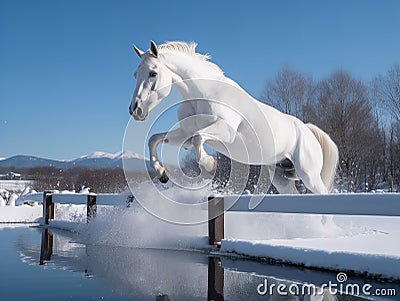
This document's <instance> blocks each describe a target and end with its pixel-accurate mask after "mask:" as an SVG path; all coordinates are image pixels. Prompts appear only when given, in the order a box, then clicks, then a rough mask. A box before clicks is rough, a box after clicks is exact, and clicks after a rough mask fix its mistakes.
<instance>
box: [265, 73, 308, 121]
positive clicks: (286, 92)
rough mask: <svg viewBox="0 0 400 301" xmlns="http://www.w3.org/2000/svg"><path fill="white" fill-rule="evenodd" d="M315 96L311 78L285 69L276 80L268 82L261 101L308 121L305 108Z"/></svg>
mask: <svg viewBox="0 0 400 301" xmlns="http://www.w3.org/2000/svg"><path fill="white" fill-rule="evenodd" d="M314 94H315V85H314V83H313V80H312V78H311V77H306V76H304V75H302V74H300V73H298V72H296V71H293V70H292V69H290V68H288V67H285V68H283V69H282V70H281V71H279V72H278V74H277V75H276V77H275V78H274V80H272V81H269V82H267V84H266V85H265V88H264V92H263V94H262V96H261V101H262V102H264V103H266V104H269V105H271V106H273V107H275V108H277V109H278V110H280V111H282V112H284V113H286V114H290V115H293V116H296V117H299V118H300V119H306V118H307V116H305V115H304V112H305V111H304V110H303V107H304V106H305V105H307V103H308V102H309V101H311V100H312V98H313V97H314Z"/></svg>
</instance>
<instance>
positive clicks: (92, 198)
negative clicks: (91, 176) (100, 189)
mask: <svg viewBox="0 0 400 301" xmlns="http://www.w3.org/2000/svg"><path fill="white" fill-rule="evenodd" d="M96 213H97V204H96V194H92V193H90V194H88V195H87V220H86V221H87V222H89V221H90V219H91V218H93V217H95V216H96Z"/></svg>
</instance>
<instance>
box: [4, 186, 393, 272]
mask: <svg viewBox="0 0 400 301" xmlns="http://www.w3.org/2000/svg"><path fill="white" fill-rule="evenodd" d="M141 185H142V186H143V187H141V188H143V190H144V191H145V190H146V187H147V186H148V185H149V184H148V183H145V184H141ZM138 189H140V187H138ZM165 194H169V195H175V196H177V197H178V198H179V200H180V201H181V202H182V203H185V202H188V203H193V202H194V200H193V198H195V197H200V195H201V194H195V193H189V194H188V193H187V192H182V191H180V189H179V187H174V186H172V187H169V188H167V189H166V190H165ZM30 196H32V199H34V200H36V202H30V204H31V205H20V204H22V203H25V202H27V201H28V200H29V198H30ZM205 196H206V194H205V195H204V197H205ZM126 197H127V194H126V193H125V194H122V195H121V199H124V200H125V199H126ZM147 197H148V198H151V195H148V196H147ZM271 197H274V196H271ZM13 198H14V200H13V202H12V204H9V205H8V206H2V207H0V222H38V221H39V220H40V217H41V215H42V207H41V206H40V205H39V204H38V203H37V198H38V193H36V192H32V191H31V192H28V193H25V195H23V196H22V197H21V196H20V197H18V196H14V197H13ZM346 198H348V199H349V202H351V195H347V196H346ZM10 199H11V197H10ZM34 200H33V201H34ZM198 201H201V200H200V199H199V200H198ZM399 201H400V195H399ZM154 202H159V204H160V205H161V203H162V200H160V198H159V196H154ZM122 203H123V202H122ZM13 204H14V205H13ZM15 204H16V206H15ZM55 216H56V219H55V220H54V221H51V222H50V226H52V227H58V228H66V229H69V230H74V231H79V232H80V233H82V237H84V238H85V240H86V242H87V243H91V244H101V245H114V246H128V247H147V248H166V249H193V248H195V249H199V248H200V249H207V248H208V246H207V231H208V230H207V227H208V226H207V223H201V224H198V225H191V226H188V225H179V224H173V223H169V222H165V221H163V220H161V219H159V218H156V217H154V216H153V215H151V214H149V213H148V212H147V211H146V210H145V209H143V208H142V207H141V206H140V205H138V204H133V205H131V206H130V207H129V208H126V206H117V207H113V206H98V210H97V216H96V218H94V219H93V220H92V221H91V222H90V223H88V224H87V223H86V207H85V206H84V205H83V206H82V205H59V204H57V205H56V212H55ZM225 231H226V232H225V239H224V240H223V241H222V244H221V249H220V251H218V252H219V253H221V254H233V253H234V254H235V255H237V254H239V255H243V256H251V257H257V258H268V259H271V258H272V259H275V260H277V261H279V262H288V263H294V264H298V265H303V266H306V267H315V268H322V269H332V270H336V271H345V272H346V271H354V272H357V273H365V272H366V273H369V274H373V275H378V276H382V277H386V278H396V279H400V217H356V216H334V217H333V218H331V217H329V216H328V217H327V216H322V215H306V214H280V213H240V212H229V213H227V214H226V218H225Z"/></svg>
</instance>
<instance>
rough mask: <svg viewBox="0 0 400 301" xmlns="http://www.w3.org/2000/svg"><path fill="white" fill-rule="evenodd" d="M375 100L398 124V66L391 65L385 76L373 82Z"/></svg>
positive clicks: (399, 99) (399, 112)
mask: <svg viewBox="0 0 400 301" xmlns="http://www.w3.org/2000/svg"><path fill="white" fill-rule="evenodd" d="M373 84H374V92H375V98H376V100H378V101H379V103H380V105H381V106H382V107H383V108H385V109H386V110H387V111H388V112H389V113H390V114H391V115H392V116H393V117H394V118H395V119H396V120H397V121H398V122H400V65H398V64H395V65H393V66H392V67H391V68H390V69H389V70H388V71H387V72H386V74H385V75H378V76H377V77H376V78H375V79H374V81H373Z"/></svg>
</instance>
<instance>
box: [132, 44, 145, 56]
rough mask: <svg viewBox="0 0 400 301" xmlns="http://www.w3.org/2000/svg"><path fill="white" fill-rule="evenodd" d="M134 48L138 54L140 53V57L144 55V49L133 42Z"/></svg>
mask: <svg viewBox="0 0 400 301" xmlns="http://www.w3.org/2000/svg"><path fill="white" fill-rule="evenodd" d="M133 49H135V52H136V54H137V55H138V57H142V55H143V53H144V51H142V50H140V49H139V48H137V47H136V46H135V44H133Z"/></svg>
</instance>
